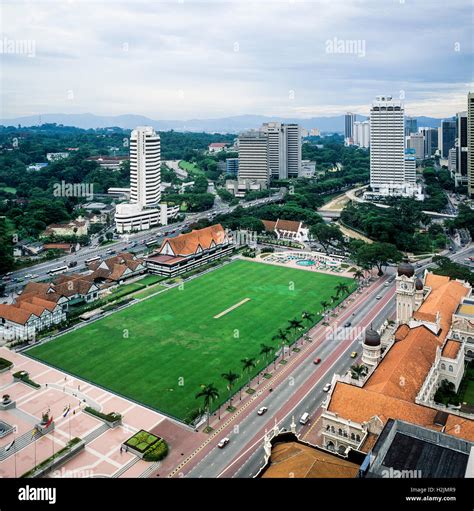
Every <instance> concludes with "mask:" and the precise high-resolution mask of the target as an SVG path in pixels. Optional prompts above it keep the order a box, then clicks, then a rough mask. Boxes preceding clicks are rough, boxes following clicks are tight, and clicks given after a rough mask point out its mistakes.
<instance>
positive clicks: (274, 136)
mask: <svg viewBox="0 0 474 511" xmlns="http://www.w3.org/2000/svg"><path fill="white" fill-rule="evenodd" d="M261 131H262V132H263V133H264V134H265V135H266V136H267V137H268V167H269V170H270V176H271V177H273V178H274V179H286V178H287V177H288V176H287V173H286V141H285V131H284V129H283V125H282V123H281V122H267V123H265V124H263V126H262V130H261Z"/></svg>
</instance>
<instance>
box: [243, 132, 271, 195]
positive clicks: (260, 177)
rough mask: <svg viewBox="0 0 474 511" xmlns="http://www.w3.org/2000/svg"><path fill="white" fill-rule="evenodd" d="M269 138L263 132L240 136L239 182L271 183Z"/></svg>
mask: <svg viewBox="0 0 474 511" xmlns="http://www.w3.org/2000/svg"><path fill="white" fill-rule="evenodd" d="M268 152H269V151H268V136H267V135H266V134H265V133H263V132H261V131H248V132H246V133H242V134H241V135H239V171H238V178H239V181H247V180H249V181H258V182H261V183H264V184H265V185H267V184H268V183H269V181H270V167H269V164H268Z"/></svg>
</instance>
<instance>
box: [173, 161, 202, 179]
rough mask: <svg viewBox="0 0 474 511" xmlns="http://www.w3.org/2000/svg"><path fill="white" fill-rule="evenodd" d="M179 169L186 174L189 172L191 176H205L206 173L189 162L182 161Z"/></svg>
mask: <svg viewBox="0 0 474 511" xmlns="http://www.w3.org/2000/svg"><path fill="white" fill-rule="evenodd" d="M179 167H180V168H181V169H183V170H185V171H186V172H188V173H189V174H190V175H191V176H205V175H206V174H205V172H204V171H203V170H202V169H200V168H199V167H198V166H197V165H196V164H194V163H191V162H189V161H184V160H181V161H180V162H179Z"/></svg>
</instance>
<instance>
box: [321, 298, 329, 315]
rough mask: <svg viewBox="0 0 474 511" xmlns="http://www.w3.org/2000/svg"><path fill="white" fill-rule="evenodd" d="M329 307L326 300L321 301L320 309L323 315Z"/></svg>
mask: <svg viewBox="0 0 474 511" xmlns="http://www.w3.org/2000/svg"><path fill="white" fill-rule="evenodd" d="M329 305H330V304H329V302H326V300H323V301H322V302H321V307H322V308H323V314H326V311H327V309H328V307H329Z"/></svg>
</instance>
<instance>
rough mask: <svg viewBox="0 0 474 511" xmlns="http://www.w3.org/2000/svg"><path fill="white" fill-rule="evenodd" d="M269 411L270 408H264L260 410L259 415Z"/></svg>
mask: <svg viewBox="0 0 474 511" xmlns="http://www.w3.org/2000/svg"><path fill="white" fill-rule="evenodd" d="M267 411H268V408H267V407H266V406H262V407H261V408H259V409H258V411H257V415H263V414H264V413H266V412H267Z"/></svg>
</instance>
